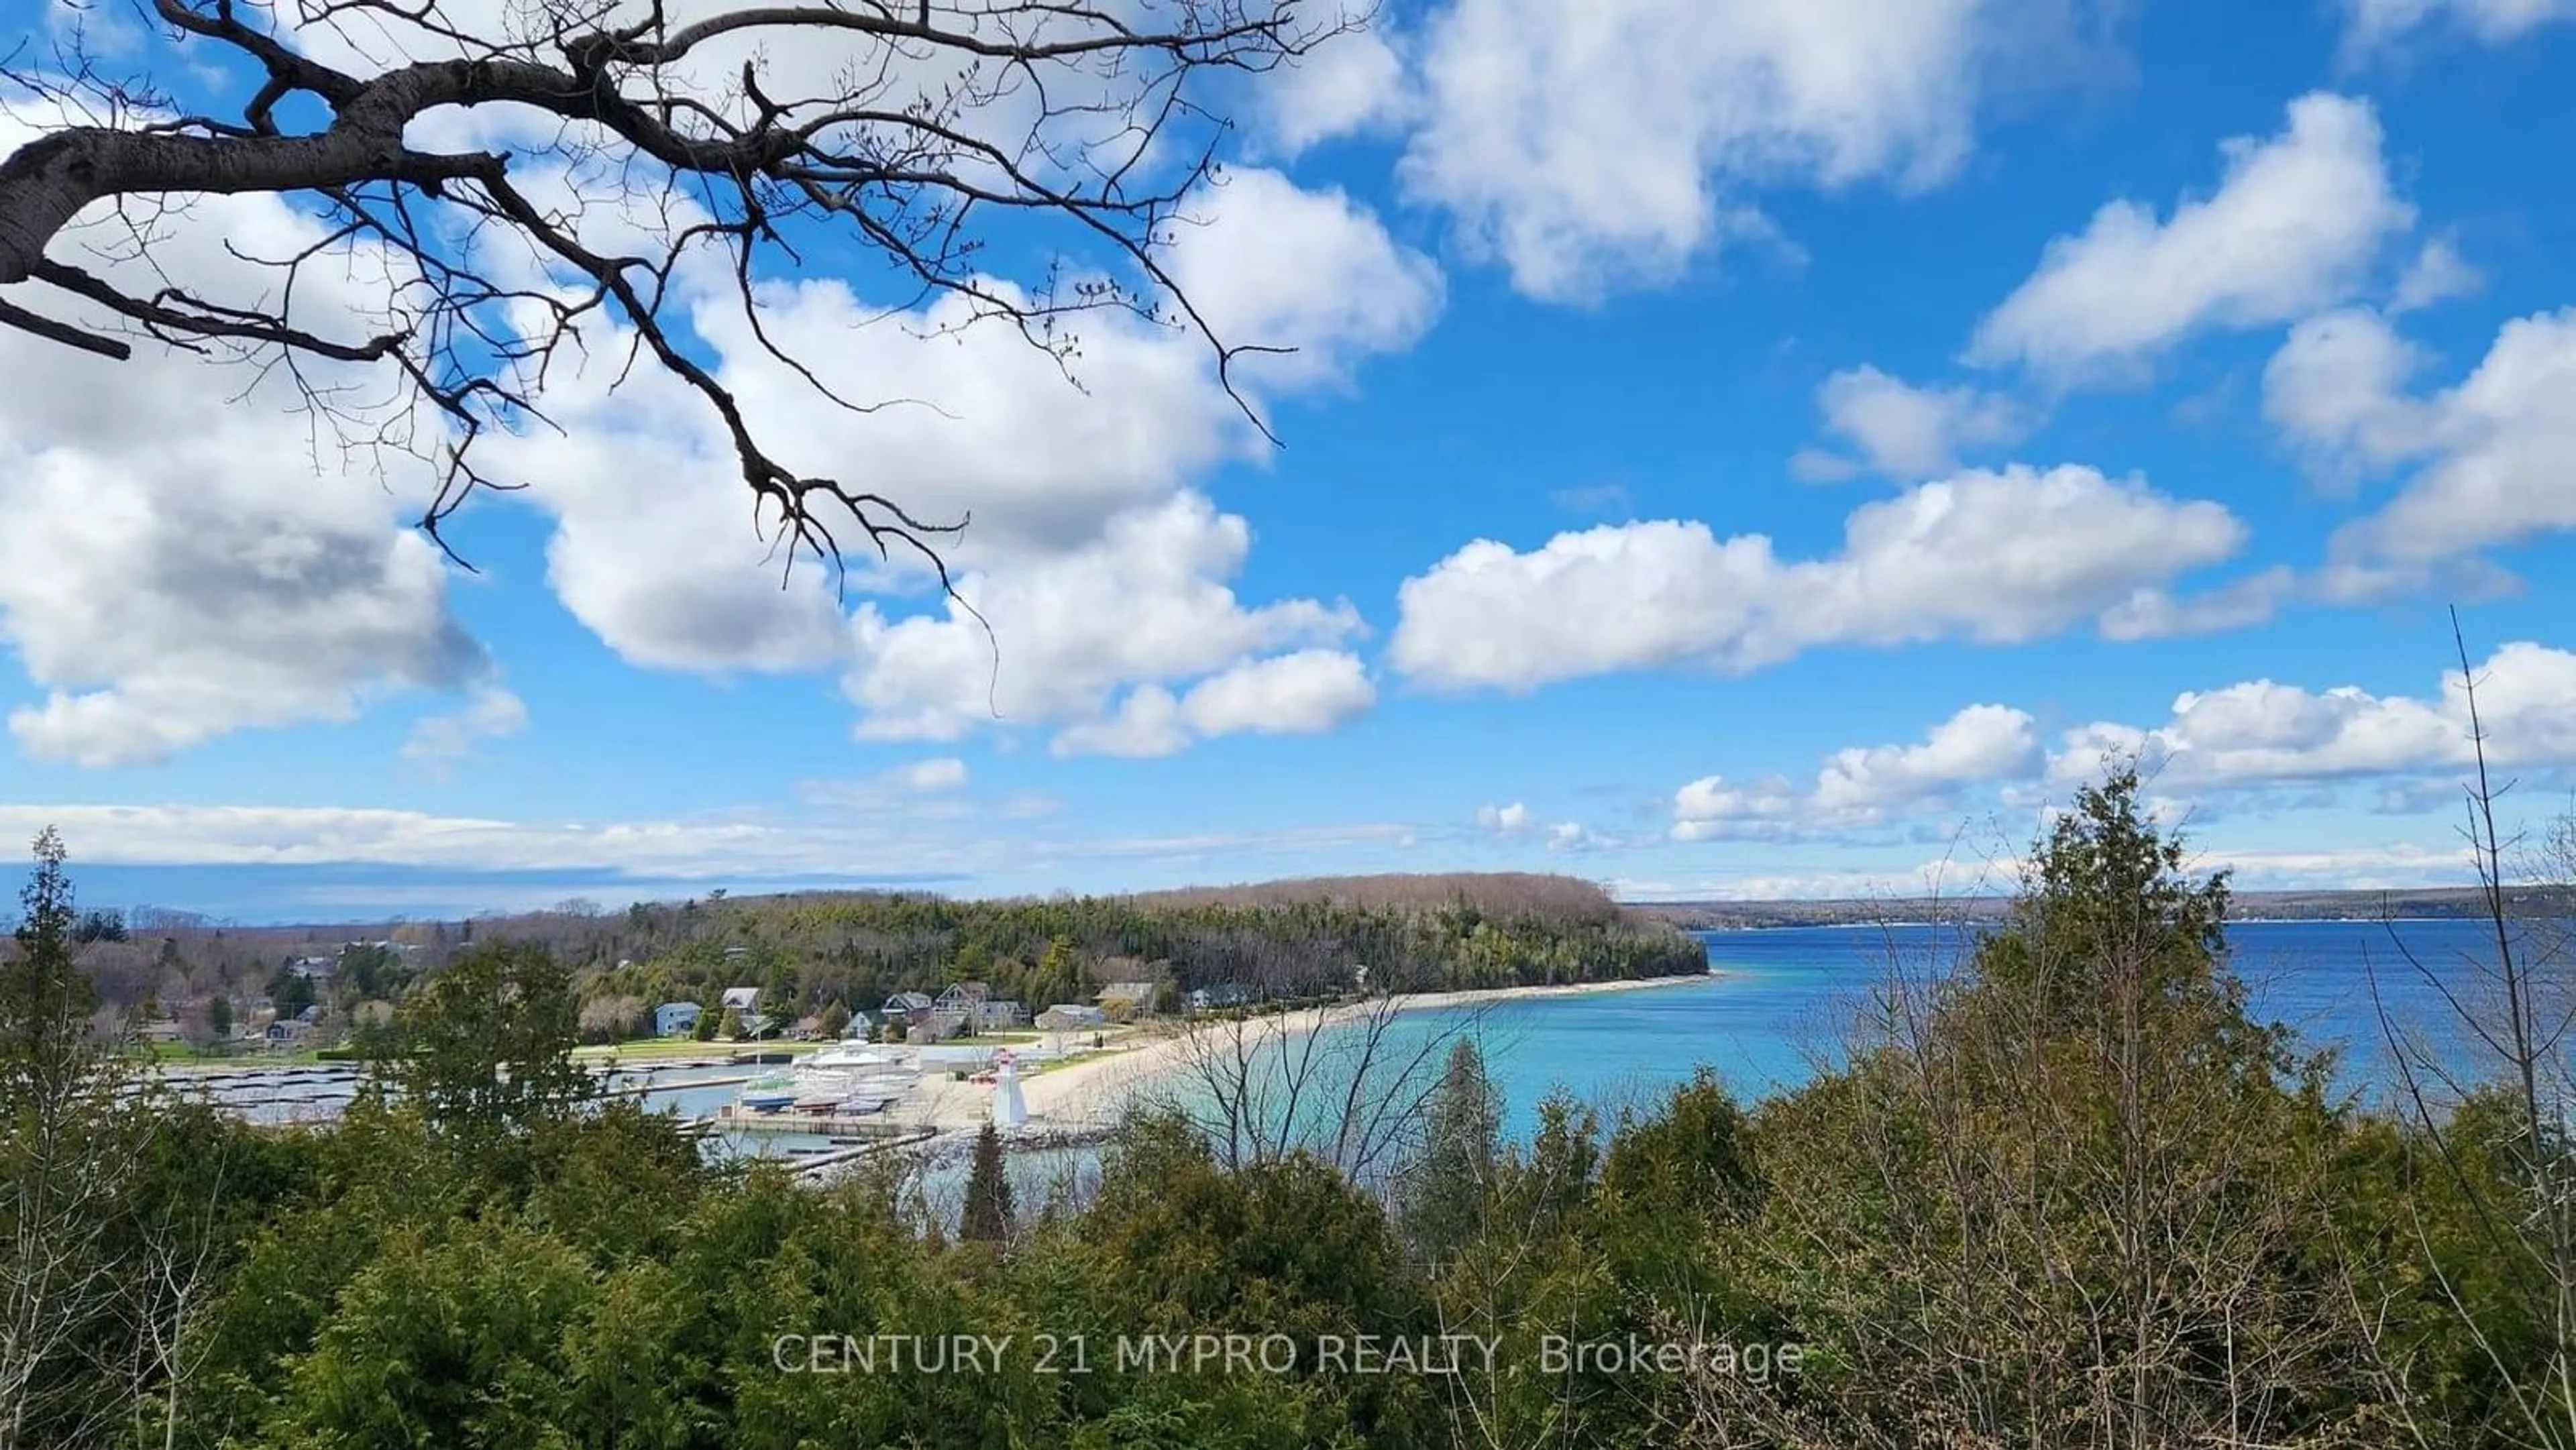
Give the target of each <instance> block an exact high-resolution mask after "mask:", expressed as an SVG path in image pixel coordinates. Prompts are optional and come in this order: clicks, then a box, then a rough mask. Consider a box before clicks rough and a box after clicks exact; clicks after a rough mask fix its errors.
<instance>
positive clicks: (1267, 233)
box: [1166, 169, 1443, 389]
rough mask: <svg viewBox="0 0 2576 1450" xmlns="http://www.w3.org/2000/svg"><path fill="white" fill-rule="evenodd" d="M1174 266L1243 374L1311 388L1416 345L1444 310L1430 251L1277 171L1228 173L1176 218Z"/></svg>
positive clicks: (1334, 194) (1337, 196) (1343, 200)
mask: <svg viewBox="0 0 2576 1450" xmlns="http://www.w3.org/2000/svg"><path fill="white" fill-rule="evenodd" d="M1172 232H1173V235H1174V236H1175V238H1176V241H1175V243H1174V245H1173V247H1172V256H1171V260H1170V261H1169V262H1168V263H1167V264H1166V270H1168V271H1169V272H1170V273H1171V275H1172V280H1173V281H1174V282H1176V283H1177V284H1179V286H1180V289H1181V291H1182V292H1183V293H1184V294H1185V295H1187V296H1188V297H1189V299H1190V302H1191V305H1193V306H1195V307H1196V308H1197V309H1198V311H1199V315H1200V316H1201V317H1203V318H1205V319H1206V321H1207V323H1208V325H1209V327H1210V328H1211V329H1212V330H1214V332H1215V333H1216V335H1217V336H1218V337H1220V338H1222V339H1224V340H1225V341H1226V342H1227V343H1229V344H1242V345H1252V346H1258V347H1262V348H1293V349H1295V350H1296V351H1295V352H1294V353H1293V354H1292V355H1289V356H1278V355H1271V354H1255V353H1247V354H1245V355H1243V356H1242V357H1240V358H1238V359H1237V360H1236V363H1235V367H1236V370H1237V374H1238V378H1237V380H1238V382H1246V381H1248V382H1251V383H1254V384H1257V385H1259V386H1262V387H1266V388H1279V389H1286V388H1303V387H1313V386H1316V385H1318V384H1323V383H1332V382H1339V381H1342V380H1343V379H1344V378H1345V376H1346V374H1347V369H1348V367H1349V365H1350V363H1352V362H1353V361H1355V360H1356V359H1358V358H1360V357H1364V356H1367V355H1369V354H1372V353H1384V352H1396V351H1401V350H1402V349H1404V348H1407V347H1410V346H1412V345H1413V343H1414V342H1415V341H1416V340H1417V339H1419V338H1420V337H1421V336H1422V334H1423V333H1425V332H1427V331H1429V330H1430V327H1431V323H1432V320H1433V319H1434V318H1436V317H1437V316H1438V315H1439V313H1440V306H1441V301H1442V295H1443V283H1442V280H1441V276H1440V269H1439V267H1438V266H1437V265H1435V264H1434V263H1433V262H1432V260H1431V259H1430V258H1428V257H1426V256H1424V255H1422V254H1421V253H1420V252H1417V251H1414V250H1413V249H1411V248H1409V247H1404V246H1400V245H1398V244H1397V243H1396V242H1395V240H1394V239H1393V238H1391V237H1389V236H1388V235H1387V233H1386V228H1385V227H1383V226H1382V225H1380V224H1379V222H1378V220H1377V218H1375V217H1374V216H1371V215H1370V214H1369V213H1368V211H1367V210H1366V209H1365V208H1362V207H1360V206H1359V205H1357V204H1356V203H1354V202H1353V201H1352V200H1351V199H1350V197H1349V196H1348V195H1346V194H1344V193H1343V192H1342V191H1341V190H1340V189H1339V188H1334V189H1331V190H1325V191H1308V190H1305V189H1303V188H1301V187H1299V186H1298V185H1297V184H1296V183H1295V182H1293V181H1290V180H1289V179H1288V178H1287V177H1284V176H1282V175H1280V174H1279V173H1278V172H1275V171H1263V170H1259V169H1238V170H1228V171H1227V172H1226V173H1225V176H1224V179H1223V181H1222V183H1221V184H1211V185H1210V186H1208V187H1206V188H1204V189H1203V190H1202V191H1201V192H1200V193H1199V194H1198V195H1197V196H1196V197H1195V198H1194V199H1193V200H1192V201H1191V202H1190V204H1189V205H1187V206H1186V207H1185V208H1184V209H1183V212H1182V218H1181V219H1180V220H1178V221H1176V222H1175V223H1174V224H1173V226H1172Z"/></svg>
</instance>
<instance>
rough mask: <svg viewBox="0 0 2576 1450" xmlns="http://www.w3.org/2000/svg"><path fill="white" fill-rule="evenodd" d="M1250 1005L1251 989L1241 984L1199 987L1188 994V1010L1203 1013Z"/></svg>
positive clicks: (1220, 983) (1232, 983) (1223, 983)
mask: <svg viewBox="0 0 2576 1450" xmlns="http://www.w3.org/2000/svg"><path fill="white" fill-rule="evenodd" d="M1251 1004H1252V989H1251V988H1250V987H1247V986H1245V985H1243V984H1242V983H1241V982H1219V983H1217V984H1215V985H1213V986H1207V987H1201V988H1199V989H1198V990H1197V991H1195V992H1192V993H1191V994H1190V1008H1191V1010H1193V1011H1197V1012H1205V1011H1207V1010H1208V1009H1209V1008H1211V1007H1218V1008H1222V1007H1247V1006H1250V1005H1251Z"/></svg>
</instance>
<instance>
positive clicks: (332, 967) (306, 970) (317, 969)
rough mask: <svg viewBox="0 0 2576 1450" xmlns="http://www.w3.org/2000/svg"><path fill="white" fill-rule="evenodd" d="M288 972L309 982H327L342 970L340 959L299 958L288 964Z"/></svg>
mask: <svg viewBox="0 0 2576 1450" xmlns="http://www.w3.org/2000/svg"><path fill="white" fill-rule="evenodd" d="M286 970H287V971H289V972H291V973H293V974H294V975H296V976H299V977H302V978H303V979H304V980H306V981H308V982H327V981H329V980H331V976H332V974H333V973H335V972H337V971H339V970H340V959H339V958H338V957H297V958H296V959H295V960H293V961H291V962H288V963H287V964H286Z"/></svg>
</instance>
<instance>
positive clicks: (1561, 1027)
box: [1390, 921, 2495, 1133]
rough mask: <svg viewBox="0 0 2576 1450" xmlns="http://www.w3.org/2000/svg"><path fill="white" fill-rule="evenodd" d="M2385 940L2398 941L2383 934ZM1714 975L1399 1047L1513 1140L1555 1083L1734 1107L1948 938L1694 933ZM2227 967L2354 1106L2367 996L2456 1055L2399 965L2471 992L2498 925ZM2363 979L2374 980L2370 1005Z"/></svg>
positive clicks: (2351, 938) (1797, 1074)
mask: <svg viewBox="0 0 2576 1450" xmlns="http://www.w3.org/2000/svg"><path fill="white" fill-rule="evenodd" d="M2392 933H2393V935H2392ZM1699 935H1700V936H1701V938H1702V939H1703V940H1704V941H1706V942H1707V943H1708V952H1709V962H1710V965H1711V966H1712V967H1713V968H1715V969H1716V970H1717V971H1718V972H1719V973H1720V975H1716V976H1711V977H1708V978H1705V979H1699V978H1693V979H1688V980H1686V981H1684V982H1682V983H1678V984H1676V985H1672V986H1663V987H1649V988H1642V989H1638V990H1634V991H1622V992H1605V993H1599V994H1595V995H1587V996H1570V997H1558V998H1538V999H1524V1000H1521V1001H1516V1002H1504V1003H1496V1004H1490V1005H1487V1006H1484V1007H1481V1008H1474V1009H1465V1010H1461V1011H1434V1012H1421V1013H1412V1014H1407V1015H1406V1017H1405V1018H1404V1019H1402V1020H1400V1021H1399V1022H1398V1023H1397V1024H1396V1025H1395V1026H1394V1027H1393V1028H1391V1029H1390V1031H1391V1032H1392V1033H1393V1034H1394V1037H1395V1040H1396V1041H1397V1042H1398V1043H1405V1044H1411V1043H1418V1042H1419V1041H1420V1040H1421V1039H1422V1038H1424V1037H1427V1036H1432V1035H1437V1034H1463V1035H1472V1036H1474V1037H1475V1038H1476V1039H1477V1041H1478V1044H1479V1047H1480V1049H1481V1050H1482V1051H1483V1052H1484V1054H1485V1057H1486V1060H1487V1062H1488V1064H1489V1070H1490V1071H1491V1073H1492V1074H1493V1077H1494V1079H1495V1081H1496V1083H1497V1084H1498V1085H1499V1086H1500V1087H1501V1088H1502V1090H1503V1094H1504V1106H1505V1111H1506V1114H1507V1116H1508V1118H1509V1121H1510V1124H1511V1127H1512V1129H1513V1131H1515V1132H1524V1133H1525V1132H1526V1131H1528V1129H1529V1127H1530V1126H1531V1124H1532V1122H1533V1118H1534V1110H1535V1107H1536V1104H1537V1102H1538V1099H1539V1098H1540V1097H1541V1096H1542V1095H1543V1094H1545V1093H1546V1092H1547V1091H1548V1090H1549V1089H1550V1088H1552V1087H1558V1086H1562V1087H1564V1088H1566V1089H1568V1090H1569V1091H1571V1092H1572V1093H1574V1094H1575V1096H1577V1097H1579V1098H1582V1099H1584V1100H1585V1101H1587V1102H1590V1103H1592V1104H1594V1105H1595V1106H1596V1107H1599V1108H1601V1109H1602V1110H1603V1114H1604V1117H1605V1118H1610V1117H1615V1115H1616V1113H1617V1110H1618V1108H1619V1107H1620V1106H1621V1105H1622V1104H1625V1103H1631V1102H1643V1101H1651V1100H1653V1099H1654V1098H1656V1097H1658V1096H1660V1095H1661V1094H1662V1093H1663V1092H1665V1091H1667V1090H1668V1089H1670V1088H1671V1087H1672V1086H1673V1085H1675V1084H1677V1083H1681V1082H1685V1081H1687V1080H1689V1078H1690V1077H1691V1075H1692V1073H1693V1072H1694V1071H1696V1070H1697V1069H1698V1068H1699V1067H1700V1066H1701V1065H1702V1064H1706V1065H1707V1066H1709V1067H1711V1068H1713V1069H1714V1070H1715V1071H1716V1072H1717V1074H1718V1076H1719V1078H1720V1079H1721V1080H1722V1081H1724V1082H1725V1083H1726V1084H1727V1086H1728V1087H1729V1088H1730V1089H1732V1090H1733V1091H1735V1092H1736V1093H1738V1094H1739V1095H1741V1096H1745V1097H1754V1098H1758V1097H1762V1096H1766V1095H1769V1094H1771V1093H1776V1092H1778V1091H1780V1090H1781V1089H1783V1088H1786V1087H1793V1086H1795V1085H1797V1084H1799V1083H1802V1082H1804V1081H1806V1080H1807V1079H1808V1078H1809V1077H1810V1076H1811V1075H1813V1073H1814V1072H1815V1071H1816V1067H1817V1064H1818V1063H1830V1062H1833V1061H1836V1060H1838V1048H1839V1045H1840V1044H1841V1042H1842V1041H1843V1040H1844V1038H1845V1033H1846V1031H1847V1029H1848V1026H1849V1024H1850V1023H1851V1021H1852V1020H1853V1011H1854V1009H1855V1007H1857V1006H1858V1005H1859V1004H1860V1003H1861V1002H1862V1001H1864V1000H1865V998H1866V995H1867V994H1868V993H1869V992H1870V990H1871V989H1872V988H1873V987H1874V986H1876V985H1877V984H1879V983H1880V982H1882V981H1884V980H1886V978H1887V976H1888V974H1889V972H1890V970H1891V966H1893V968H1894V969H1896V970H1899V971H1901V972H1903V973H1905V974H1907V975H1909V976H1919V975H1920V974H1922V973H1924V972H1926V971H1930V970H1939V969H1941V968H1943V967H1944V966H1946V965H1948V964H1953V963H1955V962H1956V961H1957V960H1958V959H1959V957H1960V956H1961V954H1962V948H1963V942H1962V939H1961V937H1960V936H1959V934H1958V932H1957V931H1956V930H1955V929H1947V930H1945V929H1936V928H1931V927H1922V926H1900V927H1893V928H1880V927H1865V928H1864V927H1798V928H1780V929H1772V930H1761V931H1726V932H1704V933H1699ZM2228 939H2229V943H2230V946H2231V949H2232V950H2233V952H2234V962H2235V968H2236V970H2237V972H2238V974H2239V975H2240V976H2242V977H2244V978H2245V980H2246V984H2247V987H2248V989H2249V995H2250V997H2251V1000H2252V1006H2253V1008H2254V1011H2255V1014H2256V1015H2257V1016H2258V1017H2261V1018H2264V1019H2266V1020H2272V1021H2279V1022H2283V1023H2286V1024H2288V1025H2289V1026H2291V1027H2293V1028H2295V1029H2297V1030H2298V1032H2299V1034H2300V1037H2301V1040H2302V1041H2303V1042H2305V1043H2306V1044H2308V1045H2310V1046H2312V1047H2332V1048H2335V1049H2337V1050H2338V1051H2339V1053H2340V1055H2341V1062H2340V1065H2339V1071H2338V1074H2337V1079H2338V1082H2339V1084H2340V1085H2341V1086H2343V1087H2345V1088H2347V1089H2349V1090H2351V1091H2353V1092H2356V1093H2359V1094H2362V1095H2363V1096H2365V1097H2370V1096H2375V1095H2377V1094H2378V1093H2379V1092H2380V1091H2381V1090H2382V1088H2383V1087H2384V1086H2385V1085H2386V1084H2387V1082H2389V1081H2390V1080H2391V1075H2390V1073H2389V1072H2388V1070H2387V1069H2388V1062H2389V1056H2388V1052H2387V1048H2386V1045H2385V1044H2386V1038H2385V1036H2384V1034H2383V1030H2382V1026H2381V1022H2380V1014H2379V1011H2378V1009H2377V1008H2376V1007H2375V1006H2374V1000H2375V998H2376V1000H2378V1001H2383V1002H2385V1003H2386V1005H2387V1009H2388V1015H2389V1017H2390V1018H2391V1020H2392V1021H2394V1022H2395V1023H2397V1024H2398V1025H2400V1026H2401V1027H2402V1028H2403V1029H2405V1030H2407V1031H2409V1032H2418V1033H2421V1034H2422V1035H2424V1036H2425V1037H2426V1038H2427V1039H2429V1040H2430V1041H2431V1042H2432V1043H2433V1045H2434V1046H2435V1048H2436V1050H2437V1051H2440V1052H2442V1053H2443V1054H2444V1055H2445V1056H2446V1057H2453V1058H2455V1059H2457V1058H2458V1056H2459V1054H2460V1053H2461V1049H2460V1047H2459V1043H2458V1034H2457V1033H2456V1031H2454V1030H2452V1029H2451V1026H2450V1023H2449V1020H2448V1017H2447V1015H2446V1014H2445V1013H2444V1011H2443V1010H2442V1004H2441V999H2440V993H2439V991H2438V990H2437V989H2436V988H2435V986H2434V985H2433V983H2432V981H2429V980H2428V979H2427V977H2426V976H2425V975H2424V973H2423V972H2422V971H2419V970H2418V969H2417V968H2415V967H2413V966H2410V965H2408V963H2407V962H2406V960H2405V957H2404V956H2403V955H2402V954H2401V952H2400V947H2401V946H2402V947H2403V948H2405V950H2407V951H2411V952H2412V953H2413V954H2414V957H2415V958H2416V960H2417V961H2418V962H2420V963H2421V964H2422V966H2423V967H2424V968H2426V969H2429V970H2430V971H2432V972H2433V973H2434V974H2436V976H2437V977H2438V978H2439V980H2441V981H2442V982H2443V983H2444V984H2446V985H2448V986H2449V987H2450V988H2451V990H2453V991H2457V992H2462V993H2464V994H2469V995H2475V994H2476V993H2478V992H2479V991H2481V990H2482V988H2483V985H2484V980H2483V972H2482V971H2481V970H2480V964H2483V963H2486V962H2490V961H2492V960H2493V959H2494V955H2495V952H2494V941H2493V937H2492V935H2491V929H2490V928H2487V927H2484V926H2482V925H2480V924H2478V923H2475V922H2465V921H2409V922H2398V923H2394V924H2382V923H2376V922H2239V923H2235V924H2233V925H2231V926H2230V927H2229V928H2228ZM2374 975H2375V976H2376V979H2377V982H2378V990H2377V993H2376V994H2374V991H2373V987H2372V982H2373V978H2374Z"/></svg>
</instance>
